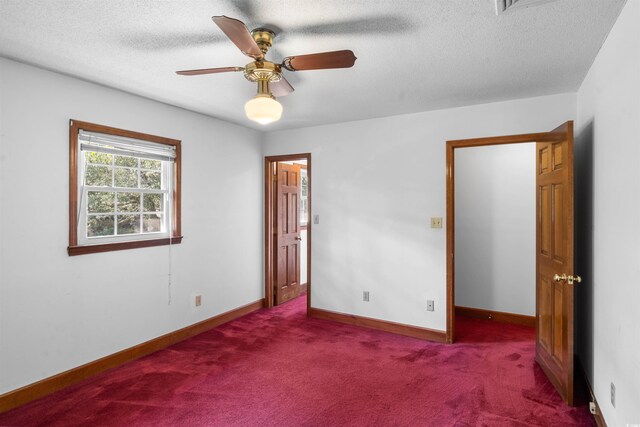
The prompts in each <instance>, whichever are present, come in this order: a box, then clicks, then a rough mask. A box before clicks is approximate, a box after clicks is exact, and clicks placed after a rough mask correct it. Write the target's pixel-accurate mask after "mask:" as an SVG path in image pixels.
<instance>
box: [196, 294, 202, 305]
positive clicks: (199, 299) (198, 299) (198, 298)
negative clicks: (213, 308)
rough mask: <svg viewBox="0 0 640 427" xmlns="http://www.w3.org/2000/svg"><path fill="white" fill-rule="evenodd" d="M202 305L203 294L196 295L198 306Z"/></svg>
mask: <svg viewBox="0 0 640 427" xmlns="http://www.w3.org/2000/svg"><path fill="white" fill-rule="evenodd" d="M201 305H202V295H196V307H200V306H201Z"/></svg>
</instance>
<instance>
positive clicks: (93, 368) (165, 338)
mask: <svg viewBox="0 0 640 427" xmlns="http://www.w3.org/2000/svg"><path fill="white" fill-rule="evenodd" d="M263 306H264V300H262V299H261V300H258V301H255V302H252V303H250V304H247V305H244V306H242V307H238V308H236V309H233V310H230V311H227V312H225V313H222V314H219V315H217V316H213V317H210V318H209V319H205V320H203V321H201V322H198V323H194V324H193V325H190V326H187V327H184V328H182V329H178V330H177V331H173V332H170V333H168V334H165V335H162V336H159V337H158V338H154V339H152V340H149V341H146V342H143V343H142V344H138V345H136V346H133V347H130V348H127V349H124V350H121V351H119V352H117V353H113V354H110V355H108V356H105V357H102V358H100V359H98V360H94V361H93V362H89V363H86V364H84V365H81V366H78V367H76V368H72V369H69V370H68V371H64V372H61V373H59V374H57V375H54V376H51V377H49V378H45V379H43V380H40V381H38V382H35V383H33V384H29V385H26V386H24V387H21V388H19V389H16V390H12V391H10V392H7V393H5V394H2V395H0V413H3V412H6V411H8V410H10V409H13V408H16V407H18V406H21V405H24V404H26V403H29V402H31V401H32V400H35V399H38V398H40V397H43V396H46V395H48V394H51V393H53V392H55V391H57V390H60V389H62V388H65V387H68V386H70V385H72V384H75V383H77V382H80V381H82V380H84V379H86V378H89V377H91V376H94V375H96V374H99V373H101V372H104V371H106V370H108V369H112V368H115V367H117V366H120V365H122V364H124V363H126V362H130V361H132V360H135V359H138V358H140V357H142V356H146V355H148V354H151V353H153V352H156V351H158V350H162V349H163V348H165V347H168V346H170V345H173V344H175V343H177V342H180V341H183V340H185V339H187V338H191V337H193V336H195V335H198V334H201V333H202V332H205V331H208V330H209V329H212V328H215V327H216V326H219V325H222V324H223V323H227V322H229V321H231V320H233V319H236V318H238V317H242V316H244V315H247V314H249V313H251V312H253V311H256V310H259V309H261V308H262V307H263Z"/></svg>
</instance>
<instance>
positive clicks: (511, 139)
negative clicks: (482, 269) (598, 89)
mask: <svg viewBox="0 0 640 427" xmlns="http://www.w3.org/2000/svg"><path fill="white" fill-rule="evenodd" d="M562 138H563V136H562V135H558V134H554V133H552V132H540V133H526V134H520V135H505V136H493V137H488V138H472V139H457V140H450V141H447V169H446V171H447V172H446V173H447V217H446V229H447V294H446V300H447V339H446V340H447V343H449V344H451V343H453V342H454V341H455V289H454V287H455V277H454V274H455V247H454V243H455V206H454V200H455V182H454V180H455V173H454V171H455V164H454V150H455V149H457V148H465V147H483V146H487V145H503V144H520V143H526V142H533V143H535V142H553V141H561V140H562Z"/></svg>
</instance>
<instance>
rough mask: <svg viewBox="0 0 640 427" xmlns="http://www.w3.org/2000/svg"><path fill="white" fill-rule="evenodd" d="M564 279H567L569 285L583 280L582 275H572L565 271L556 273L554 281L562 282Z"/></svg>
mask: <svg viewBox="0 0 640 427" xmlns="http://www.w3.org/2000/svg"><path fill="white" fill-rule="evenodd" d="M563 280H566V281H567V284H568V285H573V284H574V283H580V282H582V277H580V276H578V275H576V276H574V275H571V274H568V275H567V274H565V273H562V274H556V275H554V276H553V281H554V282H561V281H563Z"/></svg>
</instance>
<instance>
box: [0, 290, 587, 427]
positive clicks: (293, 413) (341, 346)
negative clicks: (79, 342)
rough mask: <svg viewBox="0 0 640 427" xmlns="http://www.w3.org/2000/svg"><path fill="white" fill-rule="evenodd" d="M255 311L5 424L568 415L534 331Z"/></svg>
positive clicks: (539, 419)
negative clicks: (415, 330) (399, 328)
mask: <svg viewBox="0 0 640 427" xmlns="http://www.w3.org/2000/svg"><path fill="white" fill-rule="evenodd" d="M304 304H305V301H304V299H303V298H299V299H297V300H294V301H291V302H289V303H287V304H285V305H283V306H280V307H278V308H275V309H273V310H261V311H259V312H256V313H253V314H251V315H249V316H246V317H244V318H241V319H238V320H235V321H233V322H230V323H227V324H226V325H223V326H221V327H219V328H216V329H214V330H211V331H209V332H205V333H203V334H201V335H198V336H197V337H194V338H191V339H189V340H186V341H183V342H182V343H179V344H176V345H174V346H172V347H170V348H167V349H165V350H162V351H159V352H157V353H154V354H152V355H150V356H147V357H145V358H143V359H140V360H137V361H134V362H131V363H128V364H126V365H124V366H122V367H120V368H116V369H114V370H111V371H109V372H105V373H104V374H102V375H99V376H97V377H94V378H92V379H90V380H87V381H84V382H82V383H80V384H78V385H76V386H74V387H71V388H68V389H66V390H62V391H60V392H57V393H55V394H53V395H51V396H48V397H46V398H43V399H40V400H38V401H35V402H32V403H31V404H29V405H26V406H23V407H21V408H17V409H15V410H13V411H10V412H7V413H5V414H2V415H0V425H3V426H75V425H83V426H342V425H349V426H492V427H493V426H573V425H589V426H591V425H595V424H594V423H593V421H592V417H591V415H590V414H589V413H588V410H587V409H586V407H579V408H569V407H567V406H565V405H564V404H563V403H562V401H561V400H560V397H559V396H558V394H557V393H556V392H555V390H554V389H553V386H552V385H551V384H550V383H549V382H548V380H547V379H546V377H545V376H544V374H543V373H542V370H541V369H540V368H539V367H538V366H537V365H536V364H535V362H534V360H533V357H534V335H535V334H534V330H533V329H530V328H525V327H519V326H512V325H503V324H498V323H491V322H488V321H482V320H471V319H462V318H461V319H459V321H458V339H459V342H458V343H456V344H454V345H445V344H434V343H428V342H424V341H420V340H416V339H412V338H406V337H401V336H396V335H392V334H387V333H384V332H377V331H373V330H368V329H363V328H358V327H352V326H347V325H341V324H338V323H333V322H328V321H323V320H313V319H307V318H306V317H305V314H304V309H305V305H304Z"/></svg>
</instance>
